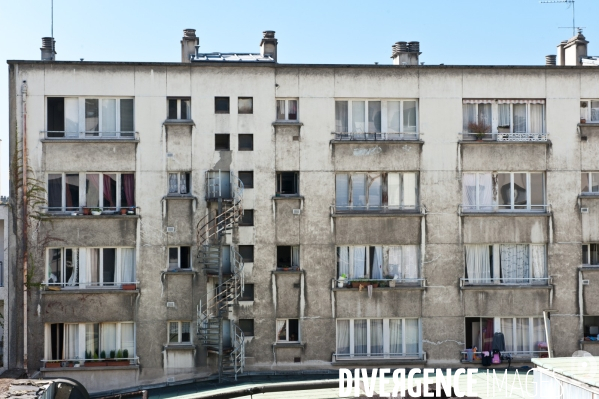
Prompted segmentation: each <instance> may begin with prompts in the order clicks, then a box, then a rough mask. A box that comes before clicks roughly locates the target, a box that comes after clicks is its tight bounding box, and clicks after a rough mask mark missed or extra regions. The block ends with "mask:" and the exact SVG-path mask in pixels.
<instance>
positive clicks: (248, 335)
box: [237, 319, 256, 337]
mask: <svg viewBox="0 0 599 399" xmlns="http://www.w3.org/2000/svg"><path fill="white" fill-rule="evenodd" d="M242 321H246V322H247V321H251V322H252V323H251V324H252V329H251V332H250V333H249V334H248V333H247V332H246V330H244V329H243V327H241V324H242V323H241V322H242ZM237 326H238V327H239V328H240V329H241V331H243V336H244V337H254V336H255V326H256V323H255V322H254V319H238V320H237Z"/></svg>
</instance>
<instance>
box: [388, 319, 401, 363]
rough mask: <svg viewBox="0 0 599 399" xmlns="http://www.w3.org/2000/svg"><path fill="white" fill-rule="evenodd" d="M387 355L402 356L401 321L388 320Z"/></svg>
mask: <svg viewBox="0 0 599 399" xmlns="http://www.w3.org/2000/svg"><path fill="white" fill-rule="evenodd" d="M389 353H390V354H391V355H401V354H403V331H402V326H401V319H391V320H389Z"/></svg>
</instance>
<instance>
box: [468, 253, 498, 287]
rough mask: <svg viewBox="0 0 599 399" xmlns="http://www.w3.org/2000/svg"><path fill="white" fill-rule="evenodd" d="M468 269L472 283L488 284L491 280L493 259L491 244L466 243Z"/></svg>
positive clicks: (469, 280)
mask: <svg viewBox="0 0 599 399" xmlns="http://www.w3.org/2000/svg"><path fill="white" fill-rule="evenodd" d="M464 247H465V248H466V271H467V273H468V282H469V283H470V284H487V283H490V282H491V261H490V256H489V245H487V244H481V245H465V246H464Z"/></svg>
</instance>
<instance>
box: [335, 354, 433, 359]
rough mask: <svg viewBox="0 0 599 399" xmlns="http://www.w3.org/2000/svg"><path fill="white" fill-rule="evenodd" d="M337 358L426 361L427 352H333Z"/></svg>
mask: <svg viewBox="0 0 599 399" xmlns="http://www.w3.org/2000/svg"><path fill="white" fill-rule="evenodd" d="M333 356H334V357H335V359H336V360H340V361H347V360H368V359H397V360H400V359H403V360H424V361H426V352H417V353H386V352H384V353H351V354H350V353H339V352H335V353H333Z"/></svg>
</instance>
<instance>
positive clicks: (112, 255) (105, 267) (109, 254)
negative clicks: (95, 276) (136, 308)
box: [102, 248, 116, 285]
mask: <svg viewBox="0 0 599 399" xmlns="http://www.w3.org/2000/svg"><path fill="white" fill-rule="evenodd" d="M102 252H103V256H104V260H103V261H102V279H103V280H102V281H103V283H104V285H113V284H114V283H115V282H116V248H104V249H103V250H102Z"/></svg>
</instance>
